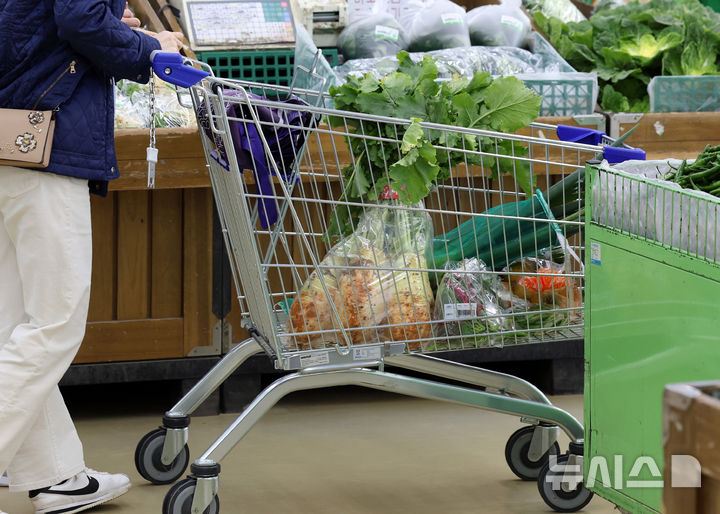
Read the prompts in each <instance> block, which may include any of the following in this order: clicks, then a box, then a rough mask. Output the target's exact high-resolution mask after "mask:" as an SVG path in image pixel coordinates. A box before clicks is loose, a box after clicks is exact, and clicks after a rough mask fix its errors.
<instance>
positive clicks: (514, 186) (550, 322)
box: [191, 77, 602, 368]
mask: <svg viewBox="0 0 720 514" xmlns="http://www.w3.org/2000/svg"><path fill="white" fill-rule="evenodd" d="M191 93H192V98H193V106H194V108H195V111H196V114H197V116H198V126H199V127H202V128H201V130H200V132H201V137H202V142H203V147H204V151H205V154H206V158H207V161H208V166H209V169H210V176H211V182H212V187H213V191H214V195H215V198H216V203H217V206H218V213H219V217H220V222H221V226H222V227H223V235H224V237H225V242H226V245H227V247H228V253H229V259H230V264H231V268H232V272H233V278H234V281H235V286H236V289H237V290H238V291H242V293H240V294H239V297H238V299H239V300H240V302H241V307H243V309H242V310H243V312H246V311H247V313H248V314H249V318H250V320H249V322H250V325H251V326H252V327H254V328H255V329H256V330H257V331H258V333H260V334H262V336H263V338H264V339H265V341H266V342H267V343H268V348H269V349H270V351H271V352H272V353H273V354H274V355H275V356H276V357H277V358H278V359H277V361H278V362H279V366H280V367H283V368H295V367H303V366H307V365H321V364H332V363H336V362H340V361H342V359H343V358H344V357H347V358H348V359H350V361H353V360H355V361H356V360H358V359H381V358H382V356H384V355H391V354H396V353H402V352H422V353H428V352H435V351H447V350H461V349H470V348H481V347H488V346H498V347H500V346H505V345H513V344H527V343H535V342H549V341H556V340H564V339H576V338H580V337H582V335H583V328H582V327H583V311H582V283H583V273H584V270H583V266H582V253H583V248H582V241H583V234H582V228H583V215H584V198H583V191H584V185H583V181H584V164H585V162H586V161H588V160H590V159H593V158H595V157H597V155H598V153H599V152H602V148H601V147H598V146H592V145H584V144H576V143H567V142H563V141H560V140H558V138H557V135H556V134H555V127H553V126H552V125H538V124H536V125H532V126H531V127H528V128H527V129H526V130H525V131H522V133H518V134H502V133H497V132H490V131H481V130H474V129H467V128H462V127H455V126H446V125H437V124H431V123H421V124H420V127H421V129H422V131H423V133H424V135H425V136H426V137H427V138H428V139H430V140H431V141H433V145H432V146H433V151H434V152H435V153H436V155H438V156H441V157H440V158H439V159H438V160H439V161H441V162H445V163H447V165H446V169H444V170H443V171H442V172H441V173H442V174H443V175H444V177H443V180H441V181H438V183H437V184H435V185H432V186H430V187H429V193H428V194H427V196H426V197H425V198H424V199H423V200H421V201H417V202H413V203H408V202H407V201H404V200H405V199H404V198H401V197H400V196H399V194H402V193H403V188H402V186H400V187H397V188H396V189H397V191H395V190H393V189H391V188H389V187H388V186H389V185H390V184H391V183H392V182H393V181H394V180H396V178H397V175H396V174H395V169H396V168H395V167H394V165H395V164H396V163H397V161H398V159H399V158H401V157H402V156H403V155H406V153H407V152H403V143H404V136H405V135H406V134H407V131H408V127H410V125H411V121H409V120H401V119H396V118H387V117H381V116H373V115H367V114H358V113H350V112H343V111H338V110H332V109H327V108H324V107H322V106H323V105H326V102H325V98H324V97H323V95H321V94H319V93H317V92H314V91H305V90H298V89H293V88H291V87H290V88H286V87H282V86H269V85H264V84H258V83H250V82H244V81H235V80H227V79H216V78H212V77H211V78H208V79H205V80H203V81H202V82H200V83H199V84H197V85H195V86H193V87H192V88H191ZM508 141H509V142H511V144H510V145H509V146H508V144H507V142H508ZM508 148H509V150H508ZM360 166H365V167H370V166H374V167H376V168H379V169H380V170H381V171H382V176H383V177H384V180H381V181H378V183H375V184H364V183H362V178H361V177H359V176H357V175H354V174H353V169H357V168H358V167H360ZM523 174H524V175H525V176H528V175H529V174H531V175H532V176H534V177H535V179H534V183H533V186H534V189H533V191H534V194H533V191H530V194H527V192H525V191H523V190H522V189H521V188H520V187H519V185H518V182H519V181H518V180H516V179H515V177H516V176H523ZM358 190H363V191H365V192H367V194H364V195H362V196H361V195H358V194H357V191H358ZM398 193H399V194H398ZM328 350H332V351H328Z"/></svg>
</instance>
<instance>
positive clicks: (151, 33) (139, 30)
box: [134, 28, 157, 38]
mask: <svg viewBox="0 0 720 514" xmlns="http://www.w3.org/2000/svg"><path fill="white" fill-rule="evenodd" d="M134 30H137V31H138V32H142V33H143V34H147V35H148V36H152V37H155V38H156V37H157V33H155V32H152V31H150V30H145V29H140V28H136V29H134Z"/></svg>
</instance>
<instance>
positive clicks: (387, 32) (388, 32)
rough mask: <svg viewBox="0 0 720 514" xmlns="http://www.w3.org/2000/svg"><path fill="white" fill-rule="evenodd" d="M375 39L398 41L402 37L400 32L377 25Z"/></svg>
mask: <svg viewBox="0 0 720 514" xmlns="http://www.w3.org/2000/svg"><path fill="white" fill-rule="evenodd" d="M375 37H381V38H385V39H389V40H390V41H397V40H398V38H399V37H400V31H399V30H398V29H394V28H392V27H386V26H385V25H375Z"/></svg>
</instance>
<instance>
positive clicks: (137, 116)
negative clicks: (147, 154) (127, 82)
mask: <svg viewBox="0 0 720 514" xmlns="http://www.w3.org/2000/svg"><path fill="white" fill-rule="evenodd" d="M146 125H147V116H142V113H140V112H139V110H138V109H137V107H136V106H135V105H133V103H132V102H131V101H130V98H129V97H128V96H127V95H125V94H124V93H123V92H122V90H121V89H120V88H118V87H116V88H115V128H118V129H132V128H145V126H146Z"/></svg>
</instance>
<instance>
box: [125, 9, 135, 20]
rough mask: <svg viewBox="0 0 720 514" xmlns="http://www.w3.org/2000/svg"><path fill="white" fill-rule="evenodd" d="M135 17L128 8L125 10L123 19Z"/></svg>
mask: <svg viewBox="0 0 720 514" xmlns="http://www.w3.org/2000/svg"><path fill="white" fill-rule="evenodd" d="M133 16H134V15H133V12H132V11H131V10H130V9H128V8H127V7H126V8H125V10H124V11H123V16H122V17H123V18H132V17H133Z"/></svg>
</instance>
